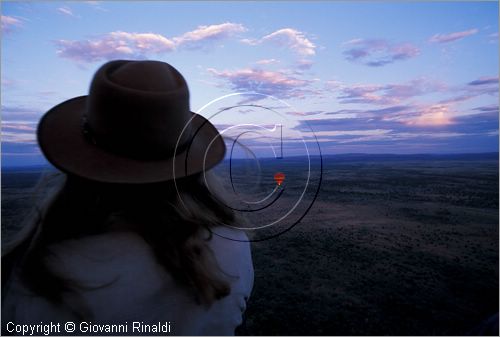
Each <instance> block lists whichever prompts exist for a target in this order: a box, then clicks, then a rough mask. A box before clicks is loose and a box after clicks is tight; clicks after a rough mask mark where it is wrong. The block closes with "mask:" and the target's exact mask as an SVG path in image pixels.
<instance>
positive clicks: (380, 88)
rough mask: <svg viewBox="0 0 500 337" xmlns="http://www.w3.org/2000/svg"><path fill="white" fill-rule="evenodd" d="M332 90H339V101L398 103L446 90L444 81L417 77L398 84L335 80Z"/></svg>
mask: <svg viewBox="0 0 500 337" xmlns="http://www.w3.org/2000/svg"><path fill="white" fill-rule="evenodd" d="M334 90H339V91H340V92H341V95H340V96H339V99H340V103H367V104H378V105H386V104H398V103H400V102H402V101H404V100H407V99H409V98H413V97H416V96H422V95H425V94H428V93H434V92H440V91H444V90H446V85H445V84H444V83H441V82H438V81H433V80H428V79H425V78H418V79H414V80H411V81H409V82H406V83H398V84H385V85H374V84H354V85H343V84H339V83H338V82H335V87H334Z"/></svg>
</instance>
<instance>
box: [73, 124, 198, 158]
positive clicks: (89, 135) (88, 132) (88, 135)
mask: <svg viewBox="0 0 500 337" xmlns="http://www.w3.org/2000/svg"><path fill="white" fill-rule="evenodd" d="M81 126H82V134H83V136H84V138H85V139H86V140H87V141H88V142H89V143H91V144H92V145H95V146H98V147H100V148H103V149H105V150H107V151H110V152H113V153H116V154H119V155H124V156H126V157H130V158H134V159H139V160H162V159H169V158H172V157H173V156H174V154H176V153H177V154H178V153H182V152H184V150H186V148H187V146H188V143H189V142H182V143H179V144H178V146H177V147H176V148H174V149H172V150H171V151H161V153H158V152H151V151H149V152H148V151H133V152H131V151H120V150H119V149H117V148H116V147H115V146H113V145H114V144H113V143H112V142H108V141H106V140H105V138H101V139H99V137H98V136H97V134H96V133H95V132H94V131H93V130H92V127H91V126H90V124H89V122H88V120H87V116H86V115H83V116H82V123H81ZM190 131H192V130H191V129H190V128H188V129H187V130H185V131H184V132H186V133H187V134H188V135H189V136H191V134H192V132H190ZM190 138H191V137H187V139H190ZM176 149H177V151H176Z"/></svg>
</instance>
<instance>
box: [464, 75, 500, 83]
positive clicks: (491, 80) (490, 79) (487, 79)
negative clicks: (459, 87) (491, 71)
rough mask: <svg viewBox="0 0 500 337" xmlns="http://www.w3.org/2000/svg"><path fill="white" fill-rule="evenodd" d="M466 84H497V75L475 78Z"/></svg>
mask: <svg viewBox="0 0 500 337" xmlns="http://www.w3.org/2000/svg"><path fill="white" fill-rule="evenodd" d="M467 84H468V85H488V84H497V85H498V76H496V77H493V76H492V77H480V78H478V79H477V80H474V81H472V82H469V83H467Z"/></svg>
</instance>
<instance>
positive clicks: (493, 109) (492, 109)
mask: <svg viewBox="0 0 500 337" xmlns="http://www.w3.org/2000/svg"><path fill="white" fill-rule="evenodd" d="M474 110H476V111H480V112H485V113H492V114H497V115H498V105H485V106H480V107H477V108H474Z"/></svg>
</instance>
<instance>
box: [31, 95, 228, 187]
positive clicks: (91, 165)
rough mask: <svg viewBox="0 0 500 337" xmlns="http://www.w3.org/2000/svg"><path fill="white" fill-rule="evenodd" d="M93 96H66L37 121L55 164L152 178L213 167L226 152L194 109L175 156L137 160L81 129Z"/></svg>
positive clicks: (91, 175)
mask: <svg viewBox="0 0 500 337" xmlns="http://www.w3.org/2000/svg"><path fill="white" fill-rule="evenodd" d="M87 97H88V96H80V97H76V98H73V99H70V100H68V101H65V102H63V103H61V104H59V105H57V106H55V107H54V108H52V109H51V110H49V111H48V112H47V113H46V114H45V115H44V116H43V117H42V119H41V120H40V123H39V124H38V131H37V136H38V144H39V145H40V148H41V150H42V152H43V154H44V155H45V157H46V158H47V159H48V161H49V162H50V163H52V164H53V165H54V166H55V167H57V168H58V169H60V170H61V171H63V172H66V173H71V174H74V175H77V176H80V177H83V178H87V179H90V180H95V181H100V182H109V183H135V184H143V183H153V182H161V181H167V180H172V179H177V178H182V177H185V176H189V175H193V174H196V173H199V172H202V171H204V170H208V169H210V168H212V167H213V166H215V165H216V164H217V163H219V162H220V161H221V160H222V159H223V158H224V155H225V152H226V146H225V144H224V141H223V139H222V136H221V135H220V134H219V132H218V131H217V129H216V128H215V127H214V126H213V125H212V123H210V122H209V121H208V120H207V119H205V118H204V117H202V116H201V115H198V114H196V113H193V117H192V118H191V121H190V123H191V130H193V137H192V139H191V141H190V143H189V144H188V146H185V147H183V149H182V150H180V151H179V152H178V153H176V156H175V157H171V158H166V159H161V160H138V159H133V158H129V157H124V156H121V155H118V154H115V153H112V152H109V151H107V150H105V149H103V148H101V147H99V146H98V144H92V143H91V142H90V141H89V140H88V139H87V138H86V137H85V136H84V134H83V132H82V117H83V114H84V112H85V108H86V100H87Z"/></svg>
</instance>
